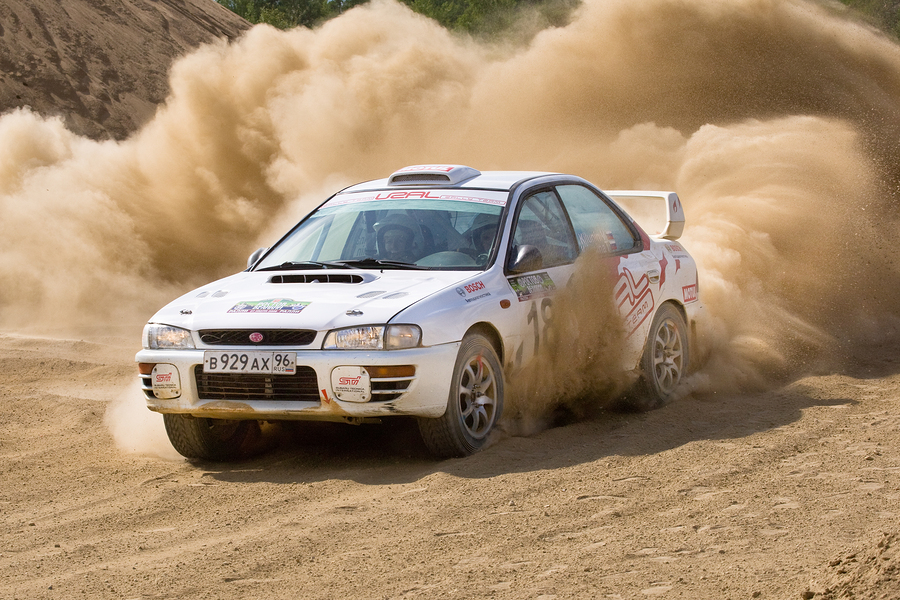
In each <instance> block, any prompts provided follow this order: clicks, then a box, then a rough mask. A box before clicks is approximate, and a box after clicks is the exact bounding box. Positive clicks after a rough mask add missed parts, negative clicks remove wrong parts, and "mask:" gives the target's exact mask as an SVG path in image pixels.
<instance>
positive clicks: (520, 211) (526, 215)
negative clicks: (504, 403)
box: [505, 187, 578, 373]
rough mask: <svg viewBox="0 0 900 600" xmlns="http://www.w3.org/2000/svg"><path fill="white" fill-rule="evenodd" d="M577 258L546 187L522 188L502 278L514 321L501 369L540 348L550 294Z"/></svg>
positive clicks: (564, 279)
mask: <svg viewBox="0 0 900 600" xmlns="http://www.w3.org/2000/svg"><path fill="white" fill-rule="evenodd" d="M577 256H578V244H577V242H576V240H575V235H574V232H573V231H572V227H571V224H570V223H569V220H568V218H567V217H566V214H565V211H564V210H563V208H562V204H561V203H560V200H559V197H558V196H557V194H556V192H555V190H554V189H553V188H552V187H548V188H544V189H539V190H536V191H531V192H528V193H527V194H526V195H525V196H524V197H523V199H522V200H520V202H519V203H518V206H517V209H516V213H515V215H514V221H513V227H512V231H511V235H510V244H509V252H508V255H507V261H506V270H505V274H506V278H507V282H508V283H509V285H510V287H511V288H512V290H513V292H515V295H516V302H515V303H514V306H513V307H512V309H513V311H514V315H513V319H514V321H515V322H516V324H517V327H516V328H515V334H514V335H513V343H512V346H511V348H510V352H508V354H507V365H506V370H507V373H514V372H515V371H516V370H518V369H519V368H520V367H522V365H525V364H527V363H528V361H529V360H530V359H531V358H532V357H533V356H534V355H535V354H537V353H538V352H539V351H540V348H541V345H542V344H543V343H546V341H547V336H548V335H550V325H551V322H552V320H553V297H554V295H555V294H556V293H557V291H558V290H561V289H563V288H564V287H565V286H566V284H567V283H568V281H569V277H570V276H571V275H572V271H573V269H574V266H573V263H574V261H575V258H576V257H577Z"/></svg>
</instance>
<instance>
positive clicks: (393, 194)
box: [375, 191, 442, 200]
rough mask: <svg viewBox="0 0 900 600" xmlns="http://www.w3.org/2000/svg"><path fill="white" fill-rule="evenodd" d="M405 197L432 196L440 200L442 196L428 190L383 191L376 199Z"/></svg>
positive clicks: (400, 198) (399, 198)
mask: <svg viewBox="0 0 900 600" xmlns="http://www.w3.org/2000/svg"><path fill="white" fill-rule="evenodd" d="M404 198H431V199H434V200H439V199H441V198H442V196H441V195H440V194H432V193H431V192H428V191H409V192H381V193H380V194H377V195H376V196H375V199H376V200H402V199H404Z"/></svg>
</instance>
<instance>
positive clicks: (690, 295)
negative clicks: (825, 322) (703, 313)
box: [681, 283, 697, 302]
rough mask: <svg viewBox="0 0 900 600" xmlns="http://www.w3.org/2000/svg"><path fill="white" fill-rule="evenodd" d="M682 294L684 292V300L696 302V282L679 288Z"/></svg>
mask: <svg viewBox="0 0 900 600" xmlns="http://www.w3.org/2000/svg"><path fill="white" fill-rule="evenodd" d="M681 292H682V294H684V301H685V302H696V301H697V284H696V283H694V284H691V285H686V286H684V287H683V288H681Z"/></svg>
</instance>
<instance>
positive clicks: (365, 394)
mask: <svg viewBox="0 0 900 600" xmlns="http://www.w3.org/2000/svg"><path fill="white" fill-rule="evenodd" d="M331 389H332V390H334V396H335V397H336V398H337V399H338V400H343V401H344V402H368V401H369V400H371V399H372V382H371V380H370V378H369V372H368V371H366V369H365V367H350V366H345V367H335V368H334V369H333V370H332V371H331Z"/></svg>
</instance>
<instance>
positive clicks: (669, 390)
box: [625, 304, 689, 411]
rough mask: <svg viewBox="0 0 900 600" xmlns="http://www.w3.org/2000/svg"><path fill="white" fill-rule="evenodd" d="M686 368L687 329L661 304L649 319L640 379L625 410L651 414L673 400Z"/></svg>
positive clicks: (675, 312)
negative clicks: (650, 321) (630, 409)
mask: <svg viewBox="0 0 900 600" xmlns="http://www.w3.org/2000/svg"><path fill="white" fill-rule="evenodd" d="M688 364H689V354H688V335H687V325H686V324H685V322H684V317H683V316H682V315H681V312H680V311H679V310H678V309H677V308H675V307H674V306H673V305H672V304H663V305H662V306H661V307H660V308H659V310H658V311H657V312H656V316H655V317H654V318H653V324H652V325H651V326H650V334H649V336H648V337H647V344H646V346H645V347H644V354H643V357H642V358H641V378H640V379H639V380H638V382H637V384H635V386H634V389H632V391H631V392H630V393H629V394H627V395H626V398H625V403H626V405H627V406H628V407H630V408H633V409H635V410H640V411H648V410H653V409H655V408H659V407H660V406H663V405H664V404H667V403H668V402H670V401H671V400H672V398H674V396H675V391H676V390H677V388H678V386H679V384H680V383H681V382H682V380H683V379H684V377H685V375H686V374H687V369H688Z"/></svg>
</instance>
